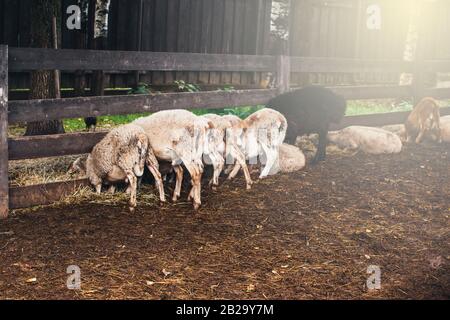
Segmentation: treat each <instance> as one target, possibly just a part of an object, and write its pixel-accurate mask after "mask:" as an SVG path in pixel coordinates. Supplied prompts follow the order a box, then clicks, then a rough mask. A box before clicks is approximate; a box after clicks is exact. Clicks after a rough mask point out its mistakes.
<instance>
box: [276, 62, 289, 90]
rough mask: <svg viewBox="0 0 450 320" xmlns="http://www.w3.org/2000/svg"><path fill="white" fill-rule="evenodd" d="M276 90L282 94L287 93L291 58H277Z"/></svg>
mask: <svg viewBox="0 0 450 320" xmlns="http://www.w3.org/2000/svg"><path fill="white" fill-rule="evenodd" d="M276 79H277V81H276V85H277V89H278V93H279V94H282V93H285V92H288V91H289V88H290V81H291V58H290V57H289V56H284V55H282V56H278V57H277V78H276Z"/></svg>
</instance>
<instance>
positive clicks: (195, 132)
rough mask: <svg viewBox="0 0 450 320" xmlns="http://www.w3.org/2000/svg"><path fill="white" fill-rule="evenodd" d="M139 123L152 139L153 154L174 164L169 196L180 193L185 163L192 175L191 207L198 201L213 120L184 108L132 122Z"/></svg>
mask: <svg viewBox="0 0 450 320" xmlns="http://www.w3.org/2000/svg"><path fill="white" fill-rule="evenodd" d="M133 123H134V124H135V125H138V126H140V127H142V128H143V129H144V131H145V133H146V134H147V136H148V137H149V139H150V141H151V143H152V149H153V151H154V152H155V155H156V158H158V159H159V160H164V161H169V162H171V163H172V165H173V167H174V171H175V174H176V184H175V190H174V193H173V197H172V200H173V201H177V200H178V197H180V194H181V184H182V180H183V168H182V166H181V164H184V166H185V167H186V169H187V170H188V171H189V174H190V175H191V179H192V189H191V192H190V193H189V199H193V205H194V209H195V210H197V209H198V208H199V207H200V205H201V177H202V173H203V162H202V156H203V154H204V152H205V151H206V154H208V150H205V143H206V131H207V130H208V129H212V128H213V127H214V126H213V124H212V123H211V122H210V121H208V120H207V119H205V118H201V117H198V116H196V115H194V114H193V113H191V112H189V111H186V110H166V111H160V112H157V113H154V114H152V115H150V116H147V117H143V118H140V119H137V120H135V121H134V122H133Z"/></svg>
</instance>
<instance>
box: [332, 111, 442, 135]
mask: <svg viewBox="0 0 450 320" xmlns="http://www.w3.org/2000/svg"><path fill="white" fill-rule="evenodd" d="M409 113H410V112H409V111H406V112H390V113H381V114H368V115H361V116H349V117H344V119H343V120H342V122H341V123H340V124H339V125H332V128H331V129H332V130H339V129H343V128H346V127H348V126H368V127H381V126H386V125H392V124H400V123H405V121H406V118H407V117H408V115H409ZM441 115H442V116H445V115H450V107H447V108H441Z"/></svg>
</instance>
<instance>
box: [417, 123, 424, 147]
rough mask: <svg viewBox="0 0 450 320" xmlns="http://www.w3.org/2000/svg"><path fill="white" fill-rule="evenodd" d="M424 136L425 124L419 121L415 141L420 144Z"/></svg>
mask: <svg viewBox="0 0 450 320" xmlns="http://www.w3.org/2000/svg"><path fill="white" fill-rule="evenodd" d="M424 136H425V126H424V125H423V124H422V123H421V124H420V132H419V135H418V136H417V138H416V143H417V144H420V143H421V142H422V140H423V137H424Z"/></svg>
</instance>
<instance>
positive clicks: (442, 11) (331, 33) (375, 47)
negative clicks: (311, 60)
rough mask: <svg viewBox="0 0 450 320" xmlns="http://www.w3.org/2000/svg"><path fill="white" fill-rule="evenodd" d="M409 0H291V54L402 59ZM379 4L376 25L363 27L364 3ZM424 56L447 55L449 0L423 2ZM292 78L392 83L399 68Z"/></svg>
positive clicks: (333, 82)
mask: <svg viewBox="0 0 450 320" xmlns="http://www.w3.org/2000/svg"><path fill="white" fill-rule="evenodd" d="M412 2H413V0H395V1H392V0H326V1H325V0H295V1H292V5H293V10H292V16H291V28H290V31H291V32H290V51H291V55H294V56H311V57H338V58H356V59H380V60H385V59H402V58H403V53H404V49H405V40H406V37H407V32H408V27H409V19H408V18H406V17H408V11H407V10H410V8H411V6H410V4H411V3H412ZM372 4H378V5H380V7H381V29H380V30H369V29H368V28H367V27H366V22H367V13H366V10H367V8H368V6H369V5H372ZM420 19H421V23H422V27H423V30H422V32H423V35H424V36H423V39H424V41H423V43H421V44H420V45H421V47H422V50H424V54H423V57H424V58H426V59H438V58H441V59H444V58H447V59H448V58H450V45H449V42H448V41H443V39H446V38H447V37H448V36H446V35H447V34H448V32H449V31H450V1H448V0H436V1H434V2H431V1H428V2H425V5H424V8H423V11H422V12H421V14H420ZM292 79H293V82H294V83H298V84H304V83H309V82H313V83H322V84H327V85H339V84H381V83H382V84H395V83H397V82H398V81H399V75H398V74H386V73H384V74H361V75H359V74H356V75H354V74H353V75H352V74H317V73H316V74H302V75H299V74H294V75H293V77H292Z"/></svg>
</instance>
